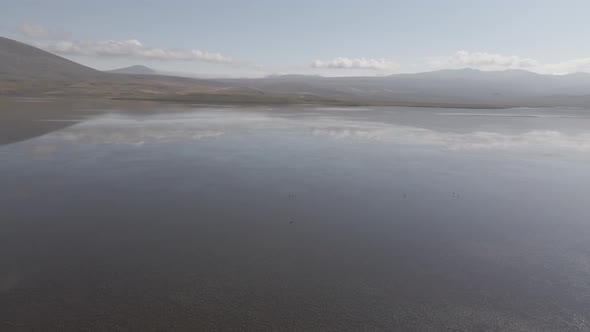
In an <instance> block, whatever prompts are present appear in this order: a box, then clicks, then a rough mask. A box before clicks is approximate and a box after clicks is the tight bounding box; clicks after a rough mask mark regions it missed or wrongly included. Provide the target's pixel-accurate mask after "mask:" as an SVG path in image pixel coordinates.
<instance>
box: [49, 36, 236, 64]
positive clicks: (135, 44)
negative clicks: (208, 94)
mask: <svg viewBox="0 0 590 332" xmlns="http://www.w3.org/2000/svg"><path fill="white" fill-rule="evenodd" d="M38 46H40V47H42V48H44V49H45V50H47V51H49V52H54V53H58V54H63V55H85V56H108V57H128V58H140V59H151V60H182V61H193V60H197V61H206V62H223V63H232V62H235V61H234V60H233V59H232V58H231V57H228V56H225V55H222V54H219V53H209V52H204V51H201V50H195V49H191V50H186V49H176V48H155V47H147V46H145V45H143V44H142V43H141V42H140V41H139V40H136V39H130V40H123V41H117V40H104V41H72V40H62V41H56V42H51V43H44V44H39V45H38Z"/></svg>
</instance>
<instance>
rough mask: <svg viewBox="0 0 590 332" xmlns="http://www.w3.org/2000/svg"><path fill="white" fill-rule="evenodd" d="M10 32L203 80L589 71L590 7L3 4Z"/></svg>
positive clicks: (122, 1) (73, 54) (82, 57)
mask: <svg viewBox="0 0 590 332" xmlns="http://www.w3.org/2000/svg"><path fill="white" fill-rule="evenodd" d="M0 4H1V8H2V11H1V12H0V33H1V34H2V35H4V36H7V37H11V38H15V39H18V40H21V41H24V42H28V43H32V44H35V45H37V46H40V47H43V48H45V49H47V50H49V51H52V52H54V53H58V54H60V55H63V56H66V57H68V58H70V59H73V60H75V61H78V62H81V63H83V64H86V65H89V66H92V67H95V68H99V69H111V68H116V67H120V66H126V65H131V64H144V65H148V66H151V67H154V68H156V69H160V70H163V71H168V72H178V73H180V72H183V73H188V74H194V75H201V76H263V75H268V74H273V73H302V74H321V75H327V76H348V75H387V74H391V73H396V72H419V71H429V70H436V69H443V68H460V67H472V68H479V69H483V70H498V69H499V70H501V69H526V70H532V71H536V72H543V73H557V74H562V73H567V72H575V71H590V43H588V41H587V36H588V34H589V33H590V20H588V14H589V13H590V1H578V0H570V1H567V0H564V1H549V0H537V1H529V0H520V1H519V0H513V1H506V0H495V1H489V0H488V1H480V0H471V1H466V0H455V1H442V0H440V1H435V0H414V1H395V0H390V1H377V0H372V1H371V0H365V1H352V0H341V1H308V0H303V1H281V0H273V1H269V0H258V1H254V0H253V1H245V0H242V1H229V0H217V1H188V0H168V1H149V0H144V1H131V0H119V1H111V0H107V1H73V0H18V1H7V0H0Z"/></svg>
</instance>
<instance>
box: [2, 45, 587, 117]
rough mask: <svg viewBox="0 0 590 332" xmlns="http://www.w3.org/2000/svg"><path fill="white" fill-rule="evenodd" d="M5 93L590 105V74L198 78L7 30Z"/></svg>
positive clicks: (509, 72) (365, 102) (366, 102)
mask: <svg viewBox="0 0 590 332" xmlns="http://www.w3.org/2000/svg"><path fill="white" fill-rule="evenodd" d="M0 80H1V81H0V95H21V96H22V95H27V96H29V95H30V96H76V97H103V98H104V97H106V98H129V99H152V100H171V101H172V100H178V101H195V102H200V101H211V102H232V103H240V102H254V103H257V102H260V103H265V102H271V103H327V104H350V105H415V106H435V105H436V106H465V107H494V106H496V107H509V106H590V74H586V73H575V74H569V75H560V76H557V75H541V74H536V73H532V72H528V71H524V70H506V71H479V70H474V69H458V70H440V71H433V72H425V73H417V74H396V75H391V76H386V77H338V78H332V77H320V76H304V75H285V76H271V77H267V78H243V79H192V78H183V77H173V76H165V75H158V73H157V72H156V71H155V70H153V69H151V68H148V67H145V66H140V65H137V66H131V67H127V68H121V69H117V70H111V71H107V72H101V71H98V70H95V69H92V68H89V67H86V66H83V65H80V64H78V63H75V62H72V61H70V60H67V59H65V58H62V57H59V56H57V55H54V54H51V53H48V52H46V51H43V50H41V49H38V48H36V47H33V46H30V45H27V44H24V43H21V42H18V41H14V40H11V39H7V38H2V37H0Z"/></svg>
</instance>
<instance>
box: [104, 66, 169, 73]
mask: <svg viewBox="0 0 590 332" xmlns="http://www.w3.org/2000/svg"><path fill="white" fill-rule="evenodd" d="M108 72H109V73H115V74H140V75H154V74H157V72H156V71H155V70H153V69H152V68H150V67H146V66H142V65H134V66H129V67H125V68H119V69H113V70H108Z"/></svg>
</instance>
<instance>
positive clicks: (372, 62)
mask: <svg viewBox="0 0 590 332" xmlns="http://www.w3.org/2000/svg"><path fill="white" fill-rule="evenodd" d="M311 67H313V68H332V69H370V70H384V71H392V70H396V69H398V68H399V64H397V63H396V62H394V61H390V60H386V59H367V58H355V59H353V58H345V57H338V58H335V59H333V60H328V61H323V60H315V61H313V62H312V63H311Z"/></svg>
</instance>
